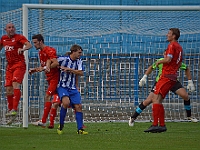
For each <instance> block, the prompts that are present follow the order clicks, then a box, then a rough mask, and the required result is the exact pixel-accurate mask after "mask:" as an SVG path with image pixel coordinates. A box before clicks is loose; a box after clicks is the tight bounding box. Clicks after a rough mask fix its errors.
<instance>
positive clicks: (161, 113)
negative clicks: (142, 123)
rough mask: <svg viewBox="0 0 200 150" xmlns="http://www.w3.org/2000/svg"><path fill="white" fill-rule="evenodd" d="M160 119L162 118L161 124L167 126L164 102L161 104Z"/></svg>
mask: <svg viewBox="0 0 200 150" xmlns="http://www.w3.org/2000/svg"><path fill="white" fill-rule="evenodd" d="M159 120H160V126H165V110H164V107H163V104H160V111H159Z"/></svg>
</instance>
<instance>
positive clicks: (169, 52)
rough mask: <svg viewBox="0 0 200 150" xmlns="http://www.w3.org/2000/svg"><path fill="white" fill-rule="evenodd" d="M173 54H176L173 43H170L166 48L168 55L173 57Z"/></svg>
mask: <svg viewBox="0 0 200 150" xmlns="http://www.w3.org/2000/svg"><path fill="white" fill-rule="evenodd" d="M173 55H174V47H173V44H169V45H168V47H167V50H166V56H168V57H171V58H173Z"/></svg>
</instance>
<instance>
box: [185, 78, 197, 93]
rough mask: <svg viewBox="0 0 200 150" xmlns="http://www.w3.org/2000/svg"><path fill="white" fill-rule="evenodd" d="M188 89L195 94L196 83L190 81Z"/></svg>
mask: <svg viewBox="0 0 200 150" xmlns="http://www.w3.org/2000/svg"><path fill="white" fill-rule="evenodd" d="M187 89H188V90H189V91H190V92H194V91H195V87H194V83H193V81H192V80H188V85H187Z"/></svg>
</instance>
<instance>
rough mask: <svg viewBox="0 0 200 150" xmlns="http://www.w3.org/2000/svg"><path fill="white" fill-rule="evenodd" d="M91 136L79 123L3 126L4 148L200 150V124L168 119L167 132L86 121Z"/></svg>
mask: <svg viewBox="0 0 200 150" xmlns="http://www.w3.org/2000/svg"><path fill="white" fill-rule="evenodd" d="M85 125H86V126H87V128H86V131H88V132H89V134H88V135H78V134H77V133H76V124H75V123H66V124H65V128H64V130H63V131H64V134H62V135H58V134H57V132H56V128H55V129H48V128H41V127H35V126H32V125H29V127H28V129H24V128H22V127H21V128H16V127H12V128H11V127H10V128H7V127H0V150H199V149H200V143H199V142H200V123H191V122H178V123H175V122H172V123H171V122H167V123H166V125H167V132H165V133H144V132H143V131H144V130H145V129H147V128H148V127H149V126H150V125H151V123H138V122H136V123H135V126H134V127H129V126H128V123H119V122H107V123H85ZM57 126H58V125H56V127H57Z"/></svg>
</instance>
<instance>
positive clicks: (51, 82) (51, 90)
mask: <svg viewBox="0 0 200 150" xmlns="http://www.w3.org/2000/svg"><path fill="white" fill-rule="evenodd" d="M47 81H48V85H49V86H48V89H47V91H46V93H47V94H48V95H52V96H53V95H54V94H56V93H57V92H56V89H57V86H58V81H59V76H57V75H55V76H54V77H53V78H51V80H47Z"/></svg>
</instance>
